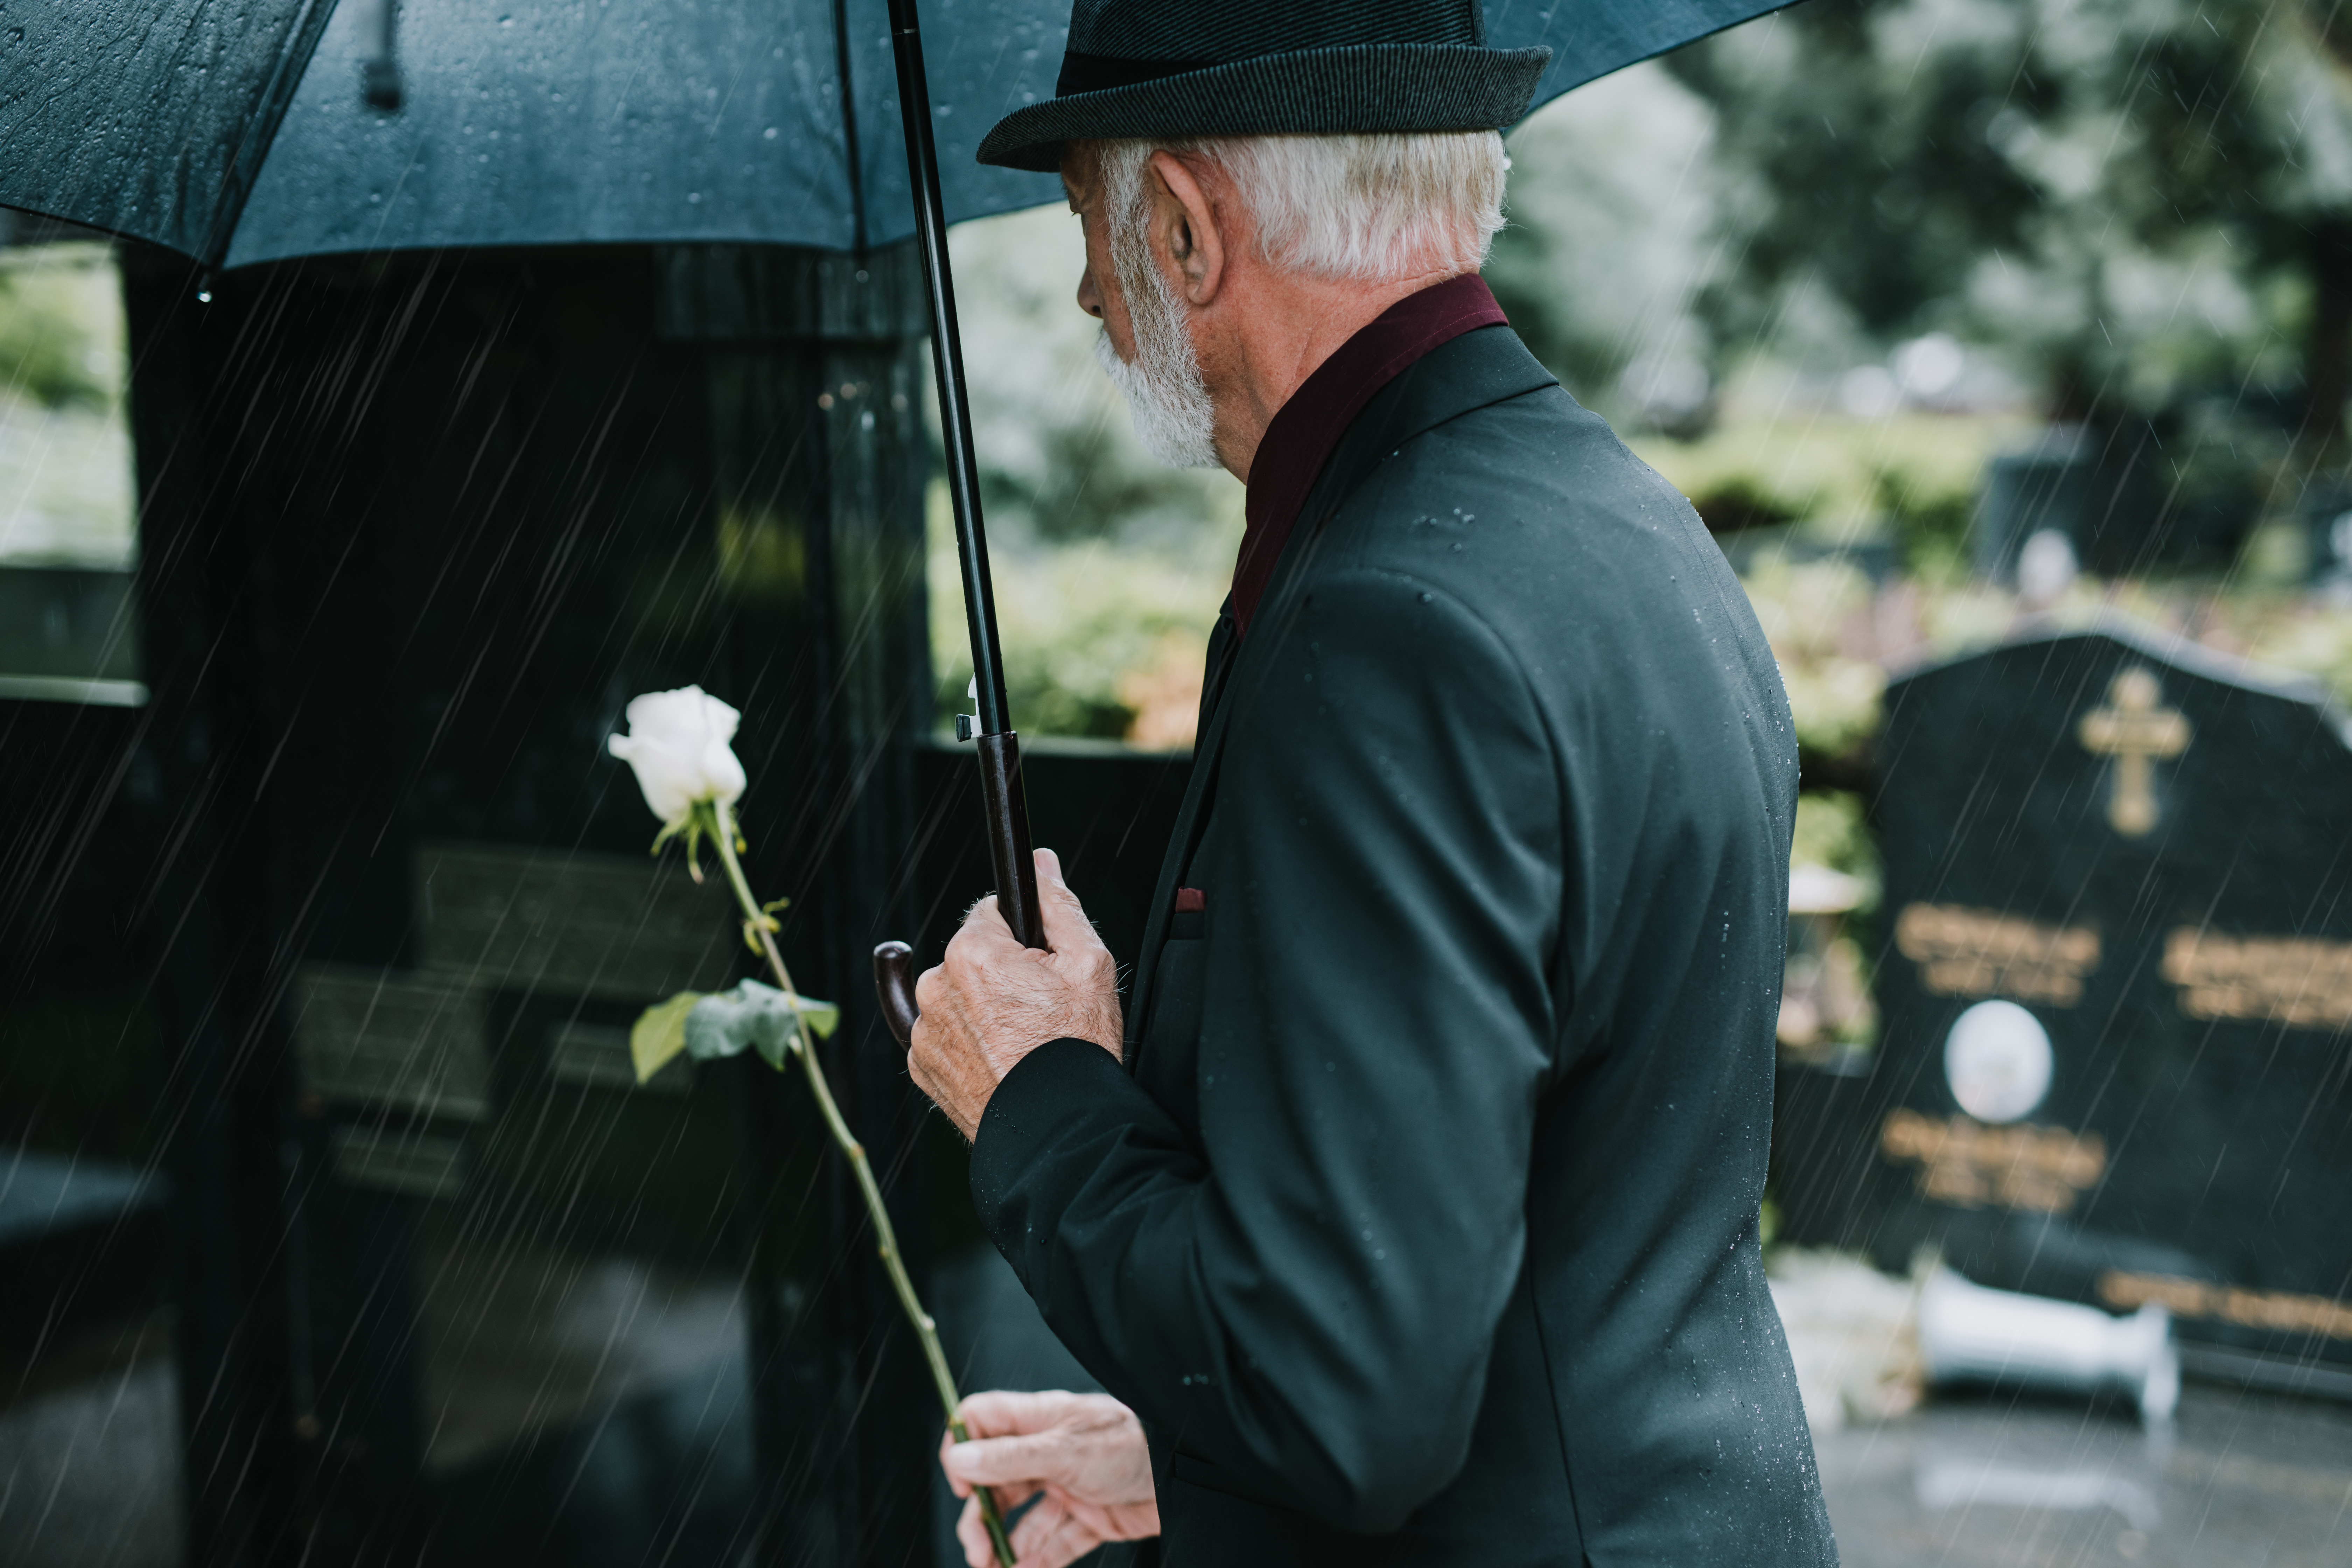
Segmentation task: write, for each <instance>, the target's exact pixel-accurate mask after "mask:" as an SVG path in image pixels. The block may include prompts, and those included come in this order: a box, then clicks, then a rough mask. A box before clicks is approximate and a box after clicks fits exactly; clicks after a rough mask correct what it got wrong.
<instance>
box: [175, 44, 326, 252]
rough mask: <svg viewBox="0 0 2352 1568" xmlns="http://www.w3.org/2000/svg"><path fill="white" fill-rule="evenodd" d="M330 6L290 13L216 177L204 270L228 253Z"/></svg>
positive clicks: (315, 47) (316, 47)
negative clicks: (222, 172)
mask: <svg viewBox="0 0 2352 1568" xmlns="http://www.w3.org/2000/svg"><path fill="white" fill-rule="evenodd" d="M334 9H335V3H334V0H302V9H301V11H300V12H299V14H298V15H297V16H295V18H294V25H293V26H291V27H289V28H288V29H287V30H286V42H285V43H284V44H283V45H282V46H281V47H279V49H278V66H277V68H276V69H274V70H272V71H271V72H270V73H269V81H268V85H267V86H266V87H264V88H263V89H261V101H260V102H258V103H257V104H256V105H254V110H253V118H252V119H250V120H248V121H246V123H245V138H244V140H243V141H241V142H238V143H237V148H236V157H234V158H232V159H230V160H229V165H228V170H227V173H226V177H224V178H223V179H222V181H221V195H220V205H218V206H217V207H215V208H214V209H213V221H212V228H211V231H210V232H209V233H208V234H206V235H205V248H204V254H202V255H201V256H199V257H197V258H196V259H197V260H198V261H200V262H202V263H203V264H204V268H205V272H207V273H210V272H213V271H215V269H217V268H219V266H220V264H221V262H222V261H223V260H224V259H225V258H226V257H227V255H228V247H229V241H230V240H231V239H232V238H234V237H236V226H237V224H238V222H239V221H240V220H242V219H243V218H244V216H245V204H246V201H247V198H248V197H250V196H251V195H253V185H254V182H255V181H256V180H257V179H258V178H259V177H260V174H261V165H262V162H263V160H265V159H267V158H268V156H269V149H270V148H271V146H273V145H274V144H275V143H276V142H277V141H278V126H279V125H281V124H283V123H284V122H285V120H286V111H287V110H289V108H291V107H292V106H293V103H294V89H296V88H297V87H299V85H301V81H302V78H303V75H304V73H306V72H307V71H309V70H310V57H311V55H312V54H314V53H316V52H317V50H318V47H319V39H320V36H321V35H322V34H324V33H325V32H326V30H327V18H328V17H329V16H331V15H332V14H333V13H334Z"/></svg>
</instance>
